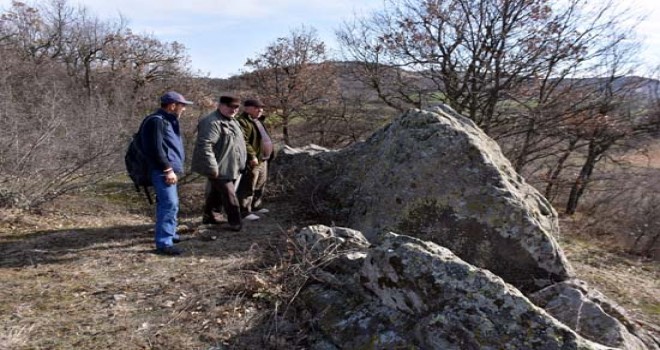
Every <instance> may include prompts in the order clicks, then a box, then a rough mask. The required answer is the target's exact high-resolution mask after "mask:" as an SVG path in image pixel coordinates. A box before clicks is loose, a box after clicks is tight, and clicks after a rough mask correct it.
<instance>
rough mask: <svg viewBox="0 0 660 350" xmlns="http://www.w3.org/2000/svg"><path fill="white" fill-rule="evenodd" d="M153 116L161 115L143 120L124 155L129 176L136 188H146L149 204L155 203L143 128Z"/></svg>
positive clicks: (137, 189) (138, 189)
mask: <svg viewBox="0 0 660 350" xmlns="http://www.w3.org/2000/svg"><path fill="white" fill-rule="evenodd" d="M151 117H160V116H159V115H158V114H152V115H149V116H147V117H145V118H144V120H142V124H140V128H139V129H138V131H137V132H136V133H135V134H134V135H133V138H132V139H131V142H130V143H129V144H128V149H127V150H126V155H125V156H124V163H125V164H126V171H127V172H128V176H129V177H130V178H131V180H132V181H133V185H134V186H135V190H136V191H137V192H140V187H142V188H143V189H144V194H145V196H147V200H148V201H149V204H153V201H152V200H151V195H150V194H149V190H148V187H151V186H153V183H152V182H151V174H150V169H149V163H148V161H147V157H146V155H145V154H144V152H143V151H142V129H143V128H144V124H145V123H146V122H147V120H149V119H151Z"/></svg>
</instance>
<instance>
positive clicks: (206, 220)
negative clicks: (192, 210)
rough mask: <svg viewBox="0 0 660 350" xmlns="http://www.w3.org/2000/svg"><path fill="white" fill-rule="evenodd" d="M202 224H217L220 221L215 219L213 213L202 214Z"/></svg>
mask: <svg viewBox="0 0 660 350" xmlns="http://www.w3.org/2000/svg"><path fill="white" fill-rule="evenodd" d="M202 224H204V225H218V224H220V221H218V220H216V218H215V217H214V216H213V215H207V214H204V216H202Z"/></svg>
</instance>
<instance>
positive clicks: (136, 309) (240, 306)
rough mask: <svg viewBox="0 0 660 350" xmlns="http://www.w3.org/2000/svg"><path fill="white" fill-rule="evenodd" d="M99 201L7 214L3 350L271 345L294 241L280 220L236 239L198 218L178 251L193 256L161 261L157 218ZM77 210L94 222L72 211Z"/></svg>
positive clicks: (3, 226)
mask: <svg viewBox="0 0 660 350" xmlns="http://www.w3.org/2000/svg"><path fill="white" fill-rule="evenodd" d="M200 198H201V197H200ZM93 201H94V200H92V199H90V198H86V199H81V200H80V201H78V199H77V198H67V199H65V200H64V201H60V202H59V203H58V204H56V205H55V207H54V208H51V209H49V210H48V211H44V212H42V213H40V214H39V215H37V214H29V213H21V212H18V211H7V210H5V211H3V212H1V213H0V217H1V218H2V219H1V220H0V222H1V223H0V232H2V233H0V251H1V252H2V253H1V254H0V285H2V288H0V327H1V328H0V349H92V348H94V349H104V348H113V349H209V348H218V349H219V348H222V349H225V348H231V349H251V348H254V346H255V344H261V343H262V342H263V339H262V338H263V337H262V336H263V334H265V333H266V332H264V331H263V330H264V329H267V327H269V325H268V321H269V318H270V317H271V315H272V313H273V311H272V310H274V303H275V302H276V301H277V295H274V293H276V292H277V291H278V290H279V289H278V288H279V287H278V286H277V285H275V284H274V283H273V280H274V277H273V275H274V274H275V273H277V272H278V269H277V264H278V261H279V259H278V256H279V249H280V248H279V247H278V244H279V243H278V242H281V241H284V240H285V237H283V235H285V233H284V230H283V229H282V227H281V225H280V220H279V219H278V218H277V217H276V216H277V215H278V214H277V213H278V211H277V210H273V212H272V213H273V214H272V215H270V216H268V217H264V218H263V219H262V220H260V221H258V222H255V223H252V222H251V223H246V224H245V227H244V230H243V231H242V232H239V233H236V232H231V231H227V230H224V229H222V227H221V226H204V227H203V228H206V229H203V230H199V228H200V227H201V226H200V223H199V220H198V219H197V218H193V217H190V218H184V220H183V224H184V225H185V226H187V227H188V232H187V234H184V235H183V237H184V239H186V240H184V241H183V242H181V243H180V244H179V245H180V246H181V247H183V248H184V249H186V251H187V254H186V255H185V256H183V257H176V258H171V257H164V256H160V255H155V254H153V238H152V234H153V233H152V231H151V227H152V225H153V224H152V222H151V219H150V218H149V217H148V216H143V215H138V214H131V213H130V212H127V210H126V208H122V207H121V206H114V205H112V204H111V203H108V202H105V203H103V205H102V206H103V208H102V209H101V208H94V207H93V206H91V205H90V202H93ZM80 202H85V204H84V205H83V207H84V208H87V210H91V211H93V212H95V213H97V215H94V214H92V212H88V211H85V210H83V208H80V209H79V210H78V211H75V210H74V211H72V208H71V207H72V206H73V207H79V206H80ZM96 204H97V205H98V203H96ZM99 209H101V210H99ZM72 213H76V214H72ZM81 213H82V214H81ZM184 229H185V228H184ZM211 236H215V237H216V239H215V240H211V239H210V238H211Z"/></svg>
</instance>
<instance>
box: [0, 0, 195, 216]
mask: <svg viewBox="0 0 660 350" xmlns="http://www.w3.org/2000/svg"><path fill="white" fill-rule="evenodd" d="M0 53H1V54H2V58H3V59H2V60H1V63H0V65H1V67H2V69H1V70H0V81H1V82H2V85H0V122H1V123H2V124H3V128H1V129H0V148H1V149H2V151H0V197H1V198H0V205H23V206H36V205H39V204H40V203H43V202H45V201H49V200H52V199H53V198H56V197H58V196H60V195H62V194H65V193H68V192H71V191H74V190H76V189H79V188H82V187H85V186H88V185H90V184H93V183H96V182H99V181H101V180H104V179H106V178H108V177H109V176H115V175H116V174H117V173H120V172H123V170H122V169H123V167H120V166H118V165H119V164H121V163H120V160H121V156H122V151H123V149H124V148H125V146H126V142H127V141H126V140H127V135H128V134H129V133H130V132H132V131H134V128H136V127H137V124H138V123H139V120H138V119H139V118H141V117H142V116H144V115H145V114H146V113H148V112H149V111H150V110H152V109H153V108H154V107H155V105H156V102H157V101H155V99H156V97H157V96H158V95H159V94H161V93H162V92H163V91H165V90H167V89H170V88H172V87H176V85H175V84H185V85H186V86H191V87H192V86H194V84H193V83H192V82H191V79H189V75H188V74H189V73H188V72H187V70H186V67H185V64H186V63H187V61H186V58H185V56H184V48H183V46H181V45H180V44H178V43H162V42H160V41H158V40H155V39H153V38H150V37H146V36H141V35H135V34H133V33H132V32H131V31H130V30H129V29H127V28H125V26H124V22H123V21H122V20H120V21H118V22H112V21H103V20H101V19H99V18H96V17H95V16H93V15H90V14H89V13H88V12H87V10H86V9H85V8H83V7H80V8H73V7H70V6H68V5H67V4H66V2H65V1H63V0H55V1H51V2H49V3H39V4H38V5H36V6H30V5H27V4H25V3H21V2H14V3H13V4H12V6H11V7H10V8H9V9H8V10H7V11H5V12H4V13H2V14H1V15H0ZM193 91H194V90H193ZM197 91H199V89H198V90H197Z"/></svg>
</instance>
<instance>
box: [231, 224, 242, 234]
mask: <svg viewBox="0 0 660 350" xmlns="http://www.w3.org/2000/svg"><path fill="white" fill-rule="evenodd" d="M241 228H242V226H241V224H238V225H229V229H230V230H232V231H235V232H238V231H240V230H241Z"/></svg>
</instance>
